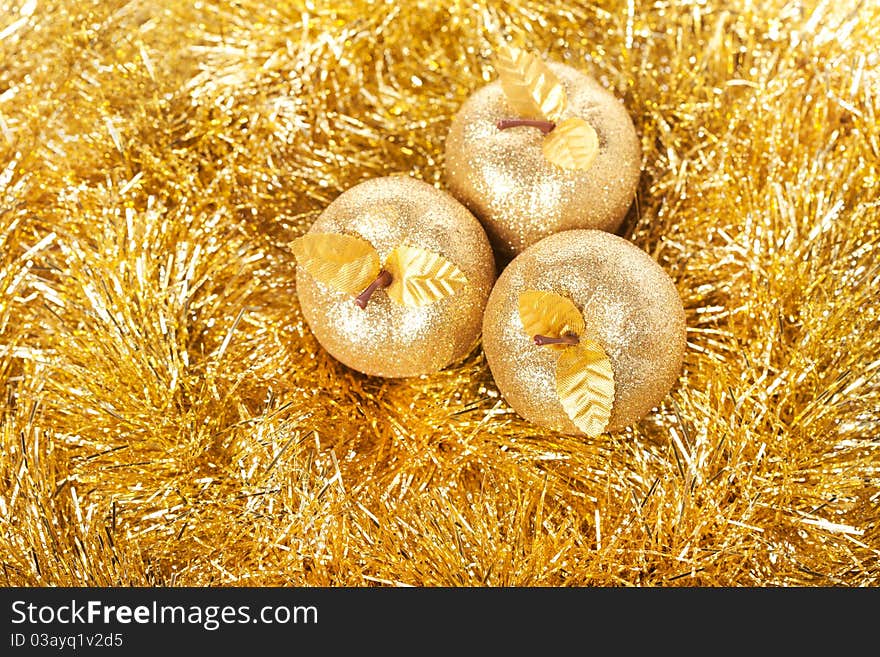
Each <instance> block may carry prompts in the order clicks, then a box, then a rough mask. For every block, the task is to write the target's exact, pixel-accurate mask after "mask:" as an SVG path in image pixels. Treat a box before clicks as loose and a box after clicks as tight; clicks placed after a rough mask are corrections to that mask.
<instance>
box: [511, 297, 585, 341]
mask: <svg viewBox="0 0 880 657" xmlns="http://www.w3.org/2000/svg"><path fill="white" fill-rule="evenodd" d="M519 319H520V321H521V322H522V325H523V329H524V330H525V332H526V333H527V334H528V336H529V338H534V337H535V336H536V335H543V336H546V337H548V338H560V337H562V336H563V335H565V334H566V333H574V334H575V335H577V336H578V337H580V336H582V335H583V334H584V318H583V315H581V311H580V310H578V309H577V306H575V305H574V304H573V303H572V302H571V300H570V299H566V298H565V297H564V296H562V295H559V294H556V293H555V292H542V291H539V290H526V291H525V292H521V293H520V295H519ZM547 346H548V347H550V348H551V349H564V348H565V346H566V345H557V344H554V345H547Z"/></svg>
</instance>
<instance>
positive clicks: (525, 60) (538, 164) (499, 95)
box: [445, 45, 641, 257]
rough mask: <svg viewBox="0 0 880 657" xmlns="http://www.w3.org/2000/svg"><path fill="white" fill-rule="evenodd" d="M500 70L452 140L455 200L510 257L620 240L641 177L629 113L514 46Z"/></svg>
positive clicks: (465, 112)
mask: <svg viewBox="0 0 880 657" xmlns="http://www.w3.org/2000/svg"><path fill="white" fill-rule="evenodd" d="M495 69H496V71H497V72H498V76H499V77H498V80H496V81H495V82H492V83H490V84H488V85H487V86H485V87H483V88H482V89H479V90H478V91H477V92H475V93H474V94H473V95H472V96H471V97H470V98H468V100H467V101H465V103H464V104H463V105H462V107H461V108H460V109H459V111H458V113H457V114H456V116H455V118H454V119H453V121H452V125H451V127H450V130H449V134H448V135H447V138H446V161H445V164H446V182H447V185H448V187H449V190H450V192H451V193H452V195H453V196H455V197H456V198H457V199H459V200H460V201H461V202H462V203H464V204H465V205H466V206H467V207H468V208H470V210H471V211H472V212H473V213H474V214H475V215H476V216H477V218H478V219H479V220H480V221H481V222H482V223H483V226H484V227H485V228H486V232H487V233H488V234H489V238H490V239H491V241H492V243H493V245H494V246H495V247H496V249H497V250H498V252H499V253H500V254H502V255H504V256H507V257H511V256H514V255H516V254H517V253H519V252H520V251H522V250H523V249H524V248H526V247H527V246H529V245H531V244H534V243H535V242H537V241H538V240H540V239H542V238H544V237H547V236H548V235H552V234H553V233H557V232H559V231H563V230H569V229H575V228H595V229H599V230H605V231H611V232H613V231H615V230H617V228H618V227H619V226H620V224H621V222H622V221H623V218H624V216H625V215H626V212H627V210H628V209H629V207H630V205H631V203H632V200H633V198H634V197H635V193H636V187H637V185H638V181H639V175H640V172H641V147H640V144H639V139H638V136H637V134H636V131H635V127H634V126H633V122H632V119H631V118H630V116H629V114H628V113H627V111H626V109H625V108H624V106H623V104H622V103H621V102H620V101H619V100H617V99H616V98H615V97H614V96H613V95H612V94H611V93H610V92H608V91H607V90H606V89H605V88H604V87H603V86H602V85H601V84H600V83H599V82H598V81H596V80H595V79H594V78H592V77H590V76H589V75H586V74H584V73H581V72H580V71H578V70H576V69H574V68H572V67H570V66H566V65H563V64H560V63H556V62H546V63H545V62H543V61H542V60H541V59H539V58H538V57H537V56H534V55H531V54H529V53H527V52H524V51H521V50H516V49H513V48H510V47H508V46H506V45H502V46H501V47H499V48H498V50H497V53H496V57H495Z"/></svg>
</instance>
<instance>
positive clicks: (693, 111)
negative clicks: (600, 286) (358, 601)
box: [0, 0, 880, 586]
mask: <svg viewBox="0 0 880 657" xmlns="http://www.w3.org/2000/svg"><path fill="white" fill-rule="evenodd" d="M878 26H880V8H878V3H876V2H869V1H865V2H861V3H856V2H806V1H805V2H766V3H765V2H748V1H744V0H738V1H735V2H718V1H713V0H706V1H699V2H696V1H690V2H665V1H663V0H660V1H657V2H642V1H640V2H635V1H634V0H630V1H628V2H612V1H608V2H602V3H599V4H588V3H581V2H567V1H562V0H559V1H549V2H534V1H530V0H512V1H510V2H490V3H487V4H482V3H476V2H474V3H465V2H453V1H451V0H437V1H436V2H427V1H425V2H414V1H409V2H386V3H382V2H364V1H363V0H360V1H352V2H338V3H326V2H318V1H317V0H316V1H315V2H305V3H302V2H270V1H268V0H266V1H265V2H262V1H257V0H242V1H240V2H226V1H215V0H188V1H186V2H184V1H176V0H168V1H167V2H149V1H146V2H120V1H117V0H109V1H101V2H98V1H92V2H87V1H80V0H78V1H76V2H73V1H70V2H49V1H46V0H16V1H13V2H9V1H5V2H3V1H2V0H0V226H2V229H0V245H2V249H0V380H2V382H3V394H2V397H0V404H2V424H0V428H2V430H0V440H2V455H0V524H2V526H0V556H2V569H0V578H2V581H3V583H4V584H5V585H85V584H88V585H97V586H103V585H111V584H121V585H129V584H136V585H353V586H362V585H375V584H415V585H484V584H485V585H552V586H556V585H602V586H608V585H661V586H676V585H701V586H730V585H733V586H749V585H766V586H775V585H809V586H825V585H847V586H865V585H876V584H878V580H880V560H878V555H880V528H878V516H880V437H878V434H880V381H878V378H877V372H878V368H880V331H878V329H880V318H878V308H877V304H876V301H875V297H876V295H877V293H878V291H880V287H878V284H880V269H878V262H877V257H876V251H877V248H878V242H880V199H878V197H880V194H878V191H880V134H878V132H880V131H878V118H880V112H878V96H880V75H878V67H880V55H878V51H877V47H878V43H880V27H878ZM502 33H504V34H507V35H509V36H510V37H511V38H512V39H513V42H514V43H515V44H518V45H524V46H527V47H529V48H532V49H535V50H537V51H539V52H541V53H543V54H545V55H546V56H548V57H550V58H552V59H558V60H561V61H564V62H566V63H568V64H572V65H575V66H577V67H578V68H581V69H582V70H585V71H587V72H590V73H592V74H594V75H595V76H597V78H598V79H599V80H600V81H601V82H602V83H603V84H604V85H605V86H606V87H607V88H609V89H610V90H612V91H613V92H614V93H615V94H616V95H618V96H619V97H620V98H622V99H623V100H624V102H625V103H626V106H627V108H628V110H629V111H630V112H631V114H632V116H633V120H634V122H635V125H636V128H637V130H638V132H639V135H640V137H641V140H642V146H643V148H644V152H645V168H644V171H643V174H642V179H641V184H640V188H639V193H638V198H637V202H636V204H635V206H634V210H633V211H632V212H631V214H630V217H629V219H628V221H627V223H626V232H625V234H626V235H627V236H628V237H631V238H632V239H633V240H634V241H635V243H636V244H638V245H639V246H640V247H642V248H643V249H645V250H646V251H648V252H649V253H650V254H651V255H652V256H654V257H655V258H656V259H657V260H658V261H659V263H660V264H661V265H662V266H663V268H664V269H665V270H666V271H667V272H668V273H669V274H670V275H671V276H672V277H673V279H674V280H675V283H676V285H677V287H678V289H679V291H680V293H681V296H682V299H683V301H684V306H685V309H686V311H687V321H688V350H687V355H686V362H685V368H684V371H683V373H682V376H681V379H680V381H679V382H678V384H677V385H676V387H675V388H674V389H673V391H672V392H671V394H670V395H669V396H668V397H667V398H666V401H665V402H664V403H663V405H662V406H661V407H660V408H659V409H658V410H657V411H656V412H654V413H652V414H650V415H649V416H648V417H647V418H645V419H644V420H643V421H642V422H640V423H639V424H638V426H636V427H634V428H632V429H630V430H627V431H624V432H620V433H616V434H613V435H610V436H609V435H605V436H602V437H600V438H598V439H596V440H583V439H578V438H572V437H565V436H562V435H557V434H552V433H543V432H541V431H540V430H538V429H536V428H535V427H533V426H530V425H529V424H528V423H526V422H525V421H523V420H521V419H518V418H517V417H516V416H515V415H514V414H512V413H511V412H510V411H509V409H508V408H507V407H506V406H505V405H504V403H503V402H502V401H500V399H499V397H498V393H497V391H496V389H495V387H494V386H493V383H492V380H491V377H490V375H489V372H488V369H487V367H486V364H485V361H484V359H483V357H482V354H481V352H480V351H479V350H477V351H475V352H474V353H473V354H472V355H471V357H470V358H469V359H468V360H467V361H466V362H464V363H463V364H461V365H459V366H456V367H454V368H452V369H450V370H448V371H444V372H442V373H440V374H437V375H435V376H431V377H428V378H424V379H417V380H410V381H391V380H383V379H376V378H369V377H365V376H362V375H359V374H357V373H354V372H352V371H350V370H348V369H346V368H345V367H343V366H341V365H339V364H338V363H336V362H334V361H333V360H332V359H331V358H330V357H329V356H327V354H326V353H325V352H323V351H322V350H321V349H320V347H319V346H318V344H317V343H316V342H315V340H314V339H313V338H312V336H311V334H310V333H309V331H308V329H307V328H306V327H305V325H304V323H303V319H302V315H301V314H300V311H299V309H298V307H297V302H296V294H295V288H294V270H295V267H294V261H293V257H292V254H291V252H290V248H289V245H290V241H291V240H292V239H293V238H294V237H296V236H297V235H299V234H301V233H302V232H303V231H304V230H305V228H306V227H307V226H308V225H309V224H310V222H311V221H313V220H314V218H315V217H316V215H317V213H318V212H320V210H321V209H322V208H323V207H325V206H326V204H327V203H329V202H330V201H331V200H332V199H333V198H335V197H336V196H337V195H338V194H339V193H341V192H342V191H343V190H345V189H347V188H349V187H350V186H352V185H354V184H355V183H357V182H360V181H362V180H365V179H367V178H371V177H376V176H382V175H386V174H389V173H401V172H402V173H407V172H408V173H411V174H413V175H415V176H417V177H420V178H423V179H425V180H427V181H429V182H434V183H437V184H438V185H441V186H442V184H443V181H442V177H441V172H442V157H443V143H444V137H445V133H446V130H447V128H448V126H449V124H450V121H451V117H452V115H453V113H454V112H455V111H456V109H457V108H458V107H459V105H460V104H461V103H462V101H463V100H464V99H465V98H466V97H467V95H468V94H469V93H470V92H472V91H473V90H474V89H476V88H477V87H478V86H479V85H481V84H483V83H485V82H486V81H488V80H490V79H492V77H493V72H492V69H491V66H490V65H489V55H490V54H491V52H492V48H493V44H495V43H497V39H498V38H499V35H500V34H502Z"/></svg>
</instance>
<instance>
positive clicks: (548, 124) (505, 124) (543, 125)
mask: <svg viewBox="0 0 880 657" xmlns="http://www.w3.org/2000/svg"><path fill="white" fill-rule="evenodd" d="M495 126H496V127H497V128H498V129H499V130H507V129H508V128H519V127H521V126H525V127H527V128H537V129H538V130H540V131H541V132H543V133H544V134H545V135H546V134H548V133H549V132H550V131H551V130H553V128H555V127H556V124H555V123H553V121H544V120H543V119H501V120H499V121H498V122H497V123H496V124H495Z"/></svg>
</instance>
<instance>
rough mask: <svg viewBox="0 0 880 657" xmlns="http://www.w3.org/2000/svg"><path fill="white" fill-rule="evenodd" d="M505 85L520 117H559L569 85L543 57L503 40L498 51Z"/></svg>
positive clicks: (497, 64)
mask: <svg viewBox="0 0 880 657" xmlns="http://www.w3.org/2000/svg"><path fill="white" fill-rule="evenodd" d="M495 70H496V71H498V77H499V79H500V81H501V88H502V89H503V90H504V95H505V96H506V97H507V100H508V102H509V103H510V104H511V106H512V107H513V109H514V111H516V112H517V113H518V114H521V115H522V116H521V117H519V118H532V119H547V120H548V121H555V120H556V119H557V118H559V115H560V114H562V112H563V110H565V104H566V98H565V88H564V87H563V86H562V83H561V82H560V81H559V78H557V77H556V75H555V74H554V73H553V71H551V70H550V67H549V66H547V64H545V63H544V62H543V61H541V59H540V58H539V57H537V56H535V55H532V54H530V53H527V52H526V51H524V50H519V49H518V48H511V47H510V46H508V45H507V44H501V45H500V46H499V47H498V51H497V52H496V54H495Z"/></svg>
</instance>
